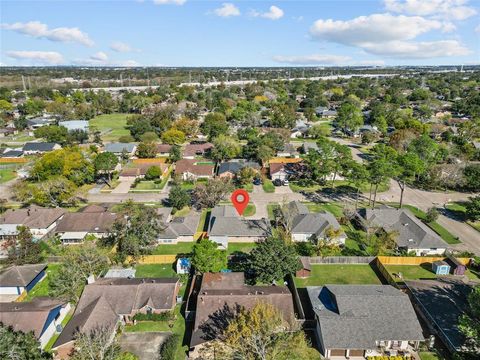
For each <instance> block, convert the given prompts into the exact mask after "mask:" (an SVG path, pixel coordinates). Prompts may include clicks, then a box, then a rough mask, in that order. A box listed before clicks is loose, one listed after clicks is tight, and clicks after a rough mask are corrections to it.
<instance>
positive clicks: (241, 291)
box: [189, 272, 295, 359]
mask: <svg viewBox="0 0 480 360" xmlns="http://www.w3.org/2000/svg"><path fill="white" fill-rule="evenodd" d="M196 300H197V301H196V304H197V307H196V310H195V323H194V326H193V333H192V337H191V340H190V352H189V358H193V359H195V358H196V357H197V356H198V353H199V350H200V349H201V347H202V346H203V345H204V344H205V343H207V342H209V341H212V340H214V339H215V335H214V334H215V333H217V332H215V331H211V329H214V328H215V327H217V330H218V322H215V319H222V320H223V321H225V320H228V319H229V318H230V317H231V316H232V315H234V314H235V313H237V312H238V311H239V310H240V309H241V308H244V309H247V310H248V309H251V308H253V307H254V306H255V305H256V304H257V303H258V302H265V303H268V304H271V305H273V306H274V307H276V308H277V309H278V310H279V311H280V313H281V314H282V316H283V317H284V319H285V320H286V321H288V322H291V323H292V322H294V321H295V310H294V305H293V298H292V294H291V292H290V290H289V289H288V288H287V287H286V286H249V285H245V277H244V274H243V273H242V272H231V273H205V274H203V277H202V280H201V285H200V289H199V291H198V295H197V299H196Z"/></svg>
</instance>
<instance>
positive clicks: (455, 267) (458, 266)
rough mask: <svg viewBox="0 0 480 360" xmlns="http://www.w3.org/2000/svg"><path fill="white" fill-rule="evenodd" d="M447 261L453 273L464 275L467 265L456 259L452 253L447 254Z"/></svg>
mask: <svg viewBox="0 0 480 360" xmlns="http://www.w3.org/2000/svg"><path fill="white" fill-rule="evenodd" d="M447 261H448V263H449V264H450V266H451V268H452V273H453V275H465V271H466V270H467V266H466V265H464V264H462V263H461V262H460V261H459V260H458V259H456V258H455V257H454V256H452V255H448V256H447Z"/></svg>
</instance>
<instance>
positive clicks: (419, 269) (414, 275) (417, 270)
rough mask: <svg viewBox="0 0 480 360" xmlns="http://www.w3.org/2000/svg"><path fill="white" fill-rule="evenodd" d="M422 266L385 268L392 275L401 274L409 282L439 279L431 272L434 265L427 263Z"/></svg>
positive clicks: (389, 266) (391, 266)
mask: <svg viewBox="0 0 480 360" xmlns="http://www.w3.org/2000/svg"><path fill="white" fill-rule="evenodd" d="M422 265H423V266H422ZM422 265H385V268H386V269H387V270H388V272H389V273H390V274H392V275H393V274H398V273H400V272H401V273H402V277H403V278H404V279H407V280H419V279H435V278H436V277H437V275H435V273H434V272H433V271H432V270H431V269H432V264H430V263H425V264H422ZM393 278H394V279H395V276H393ZM399 280H400V279H399Z"/></svg>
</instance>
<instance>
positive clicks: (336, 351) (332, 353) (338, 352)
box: [330, 349, 346, 356]
mask: <svg viewBox="0 0 480 360" xmlns="http://www.w3.org/2000/svg"><path fill="white" fill-rule="evenodd" d="M345 355H346V351H345V350H340V349H332V350H330V356H345Z"/></svg>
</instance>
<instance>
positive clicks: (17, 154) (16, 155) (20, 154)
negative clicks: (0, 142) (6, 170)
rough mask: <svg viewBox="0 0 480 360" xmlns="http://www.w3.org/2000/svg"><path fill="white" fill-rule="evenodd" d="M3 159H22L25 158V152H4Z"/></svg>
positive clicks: (13, 150) (15, 150)
mask: <svg viewBox="0 0 480 360" xmlns="http://www.w3.org/2000/svg"><path fill="white" fill-rule="evenodd" d="M1 157H2V158H21V157H23V150H17V149H10V150H6V151H4V152H3V154H2V155H1Z"/></svg>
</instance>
